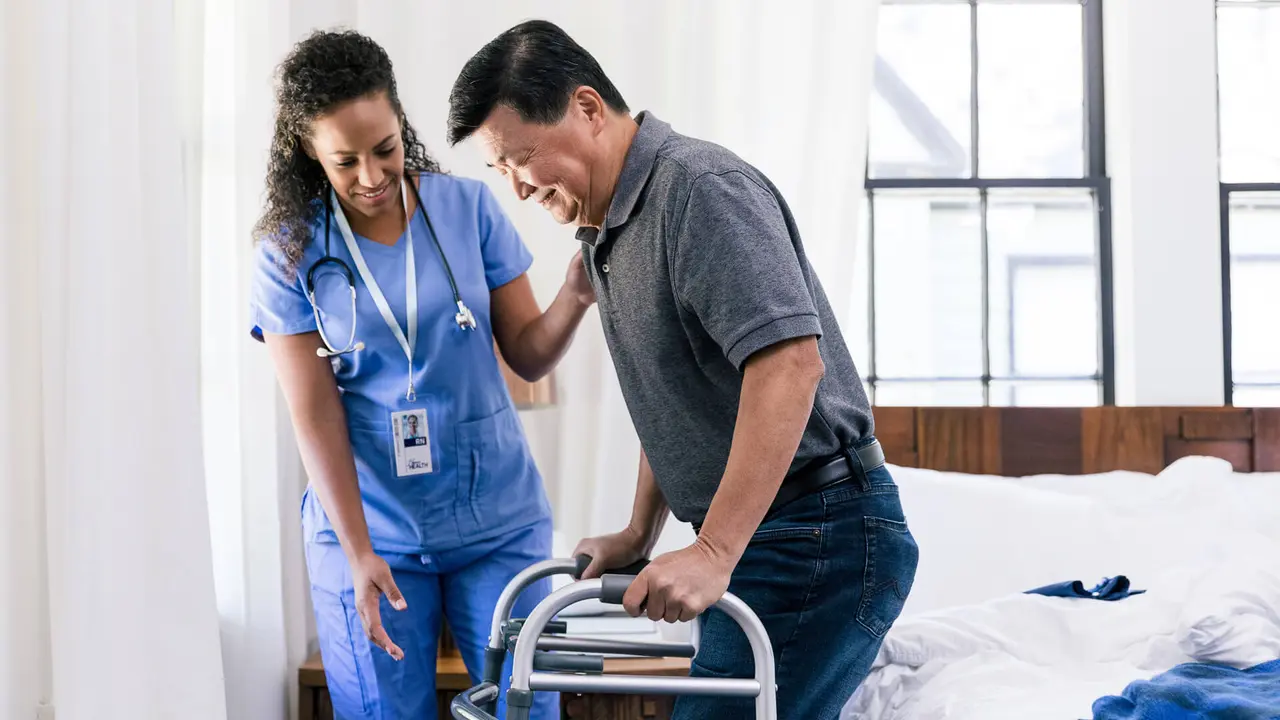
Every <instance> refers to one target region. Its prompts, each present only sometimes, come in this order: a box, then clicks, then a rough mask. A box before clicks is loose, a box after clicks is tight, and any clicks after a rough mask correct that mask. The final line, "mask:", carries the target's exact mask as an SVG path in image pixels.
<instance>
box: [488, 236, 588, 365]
mask: <svg viewBox="0 0 1280 720" xmlns="http://www.w3.org/2000/svg"><path fill="white" fill-rule="evenodd" d="M576 263H577V265H578V266H579V267H577V268H575V267H574V265H573V263H571V264H570V268H569V277H568V278H566V280H565V283H564V285H562V286H561V287H560V292H559V293H558V294H557V295H556V299H555V300H554V301H553V302H552V303H551V306H550V307H548V308H547V311H546V312H543V311H542V309H541V308H540V307H538V300H537V298H535V297H534V296H533V287H532V286H531V285H530V283H529V276H528V275H520V277H518V278H516V279H515V280H512V281H511V282H509V283H507V284H506V285H503V286H501V287H499V288H497V289H495V290H494V291H493V292H492V293H490V299H489V316H490V317H491V318H492V319H493V335H494V339H496V340H497V341H498V348H499V349H500V350H501V351H502V358H503V359H504V360H505V361H506V363H507V365H508V366H510V367H511V369H512V370H514V371H515V372H516V374H517V375H519V376H520V377H522V378H524V379H525V380H526V381H528V382H535V381H537V380H539V379H541V378H542V376H544V375H546V374H547V373H549V372H551V369H552V368H554V367H555V366H556V363H558V362H560V358H562V357H564V353H565V350H567V349H568V348H569V343H570V341H572V340H573V334H574V332H575V331H576V330H577V329H578V323H580V322H582V316H583V315H585V314H586V312H587V308H588V307H590V306H591V302H593V301H594V295H592V294H591V291H590V288H591V285H590V283H589V282H587V281H586V279H585V274H582V275H581V279H580V280H579V277H578V273H579V272H580V270H581V267H580V266H581V265H582V260H581V259H576Z"/></svg>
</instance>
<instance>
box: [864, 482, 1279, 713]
mask: <svg viewBox="0 0 1280 720" xmlns="http://www.w3.org/2000/svg"><path fill="white" fill-rule="evenodd" d="M893 471H894V474H895V477H897V478H898V481H899V485H900V487H901V489H902V496H903V505H904V508H905V510H906V513H907V520H908V523H909V524H910V525H911V527H912V531H913V533H914V534H915V535H916V537H917V540H918V542H919V543H920V547H921V562H920V571H919V573H918V576H917V583H916V587H914V588H913V589H912V596H913V597H912V599H911V600H909V601H908V604H907V609H906V611H904V615H903V617H902V618H901V619H900V620H899V621H898V622H897V623H896V624H895V625H894V627H893V628H892V629H891V630H890V632H889V634H888V635H887V636H886V638H885V641H884V645H883V647H882V648H881V651H880V654H879V657H878V658H877V660H876V663H875V666H874V667H873V670H872V673H871V675H870V676H869V677H868V678H867V680H866V681H865V682H864V683H863V684H862V686H861V687H860V688H859V689H858V691H857V692H856V693H855V694H854V696H853V698H851V699H850V702H849V703H848V705H847V706H846V708H845V712H844V715H843V717H844V718H845V719H846V720H853V719H858V720H864V719H865V720H934V719H935V718H949V719H958V720H967V719H969V718H974V719H977V718H983V719H985V720H993V719H1000V718H1019V719H1035V718H1090V717H1092V711H1091V706H1092V704H1093V702H1094V701H1095V700H1097V699H1098V698H1099V697H1102V696H1104V695H1111V694H1117V693H1120V692H1121V691H1122V690H1123V689H1124V688H1125V686H1126V685H1128V684H1129V683H1131V682H1133V681H1134V680H1138V679H1146V678H1149V677H1151V676H1153V675H1156V674H1158V673H1160V672H1164V671H1165V670H1168V669H1169V668H1171V667H1173V666H1174V665H1177V664H1179V663H1183V662H1217V663H1224V664H1228V665H1233V666H1235V667H1247V666H1249V665H1253V664H1257V663H1259V662H1264V661H1267V660H1274V659H1276V658H1278V657H1280V474H1271V475H1270V477H1266V476H1263V475H1254V476H1245V475H1239V474H1235V473H1232V472H1231V469H1230V466H1229V465H1227V464H1225V463H1222V462H1221V461H1216V460H1213V459H1208V458H1189V459H1186V460H1183V461H1180V462H1179V463H1175V464H1174V465H1173V466H1171V467H1170V468H1169V469H1168V470H1166V471H1165V472H1164V473H1162V474H1161V475H1160V476H1158V477H1156V476H1150V475H1142V474H1140V473H1107V474H1103V475H1096V476H1085V477H1076V478H1068V477H1040V478H1020V479H1008V478H995V477H982V476H974V475H960V474H956V473H936V472H932V471H920V470H911V469H903V468H894V469H893ZM1117 574H1123V575H1126V576H1128V577H1129V578H1130V579H1131V581H1132V582H1133V587H1135V588H1142V589H1146V590H1147V592H1146V593H1145V594H1142V595H1137V596H1132V597H1129V598H1125V599H1123V600H1117V601H1113V602H1103V601H1096V600H1084V599H1068V598H1050V597H1044V596H1039V595H1025V594H1022V591H1023V590H1027V589H1030V588H1033V587H1037V586H1040V585H1047V584H1050V583H1055V582H1062V581H1067V580H1081V581H1083V582H1084V583H1085V585H1086V586H1091V585H1092V584H1094V583H1096V582H1097V581H1098V580H1100V579H1101V577H1102V576H1104V575H1117Z"/></svg>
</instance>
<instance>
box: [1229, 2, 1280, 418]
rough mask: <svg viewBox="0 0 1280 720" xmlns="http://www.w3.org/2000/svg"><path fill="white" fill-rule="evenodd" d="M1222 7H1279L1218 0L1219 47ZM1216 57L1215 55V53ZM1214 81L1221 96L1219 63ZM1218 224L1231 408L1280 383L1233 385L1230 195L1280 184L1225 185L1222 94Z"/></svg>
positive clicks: (1273, 189) (1274, 190)
mask: <svg viewBox="0 0 1280 720" xmlns="http://www.w3.org/2000/svg"><path fill="white" fill-rule="evenodd" d="M1224 7H1236V8H1240V7H1248V8H1258V9H1264V8H1276V7H1280V2H1278V1H1277V0H1217V1H1216V2H1215V3H1214V14H1213V19H1214V44H1215V46H1217V45H1221V43H1222V36H1221V25H1220V24H1219V20H1220V17H1221V16H1220V14H1219V11H1220V10H1221V9H1222V8H1224ZM1215 54H1216V53H1215ZM1214 75H1215V78H1216V80H1217V86H1218V88H1219V90H1218V92H1219V93H1221V87H1222V67H1221V65H1220V64H1219V65H1218V66H1217V67H1216V68H1215V72H1214ZM1218 167H1219V170H1218V173H1219V174H1218V222H1219V233H1218V235H1219V241H1220V244H1221V262H1220V264H1221V266H1222V267H1221V272H1222V282H1221V284H1222V404H1223V405H1232V404H1233V403H1234V399H1235V391H1236V388H1237V387H1244V388H1272V387H1278V386H1280V383H1272V382H1261V383H1254V382H1236V379H1235V367H1234V366H1233V364H1232V363H1233V359H1232V353H1231V340H1232V337H1233V334H1234V331H1235V329H1234V328H1233V327H1232V314H1231V261H1232V257H1231V197H1232V195H1236V194H1239V195H1248V194H1251V193H1271V194H1280V181H1277V182H1224V181H1223V180H1222V174H1221V173H1222V169H1221V168H1222V100H1221V95H1220V94H1219V96H1218ZM1258 257H1259V258H1262V257H1266V258H1271V257H1280V253H1278V254H1277V255H1270V254H1267V255H1265V256H1258Z"/></svg>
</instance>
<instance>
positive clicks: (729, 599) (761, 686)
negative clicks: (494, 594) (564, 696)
mask: <svg viewBox="0 0 1280 720" xmlns="http://www.w3.org/2000/svg"><path fill="white" fill-rule="evenodd" d="M589 562H590V558H585V560H584V558H577V559H575V560H572V561H565V560H560V561H554V560H553V561H548V562H546V563H540V564H539V565H535V566H533V567H531V568H529V569H528V570H527V571H525V573H522V574H520V575H518V576H517V577H516V578H515V579H514V580H513V581H512V583H511V584H510V585H508V588H507V590H504V592H503V596H502V599H501V600H500V601H499V605H498V608H497V611H496V612H495V615H494V628H496V633H495V634H494V635H493V636H491V638H490V647H489V650H488V652H490V653H493V654H494V655H495V657H496V659H497V668H498V672H495V673H494V674H493V676H492V677H489V676H488V671H489V668H488V662H486V677H485V678H484V681H483V682H481V683H480V684H479V685H477V686H475V687H473V688H470V689H469V690H466V691H464V692H462V693H461V694H459V695H458V696H457V697H455V698H454V700H453V702H452V704H451V706H450V709H451V711H452V713H453V716H454V717H455V718H460V719H461V720H496V718H495V715H494V712H493V709H494V707H495V706H496V703H497V698H498V693H499V683H498V681H497V675H498V673H500V672H501V670H500V668H501V667H502V663H503V660H505V652H504V650H503V648H502V644H503V639H504V638H503V624H504V623H505V622H506V619H507V614H508V613H510V609H511V606H512V605H513V604H514V599H515V596H516V595H517V594H518V593H519V591H520V590H521V589H522V588H523V586H524V585H528V584H529V583H531V582H533V581H534V580H536V579H538V578H540V577H545V576H546V575H549V574H554V573H556V572H568V573H569V574H571V575H573V576H574V577H581V574H582V570H583V569H584V568H585V567H586V564H588V563H589ZM628 569H630V568H628ZM637 572H638V570H637ZM633 575H634V573H631V574H630V575H629V576H620V575H618V574H614V573H607V574H605V575H604V576H602V577H601V578H598V579H592V580H578V581H577V582H574V583H571V584H569V585H567V586H565V587H563V588H560V589H559V590H556V591H555V592H553V593H551V594H550V595H548V596H547V597H546V598H545V599H544V600H543V601H542V602H540V603H538V605H537V607H535V608H534V610H533V612H532V613H530V615H529V617H528V618H527V619H525V621H524V622H523V624H522V626H521V628H520V632H519V634H518V635H517V636H516V638H515V648H514V650H513V655H514V659H513V662H512V677H511V687H510V689H509V690H508V691H507V717H508V718H509V720H528V719H529V713H530V710H531V708H532V706H533V693H534V692H538V691H552V692H594V693H606V694H607V693H614V694H621V693H648V694H655V695H697V696H715V697H751V698H755V709H756V717H757V718H760V719H762V720H776V719H777V704H776V699H775V697H776V695H775V693H776V688H775V685H774V680H775V678H774V658H773V647H772V646H771V645H770V643H769V636H768V634H767V632H766V631H765V629H764V626H763V625H762V624H761V623H760V619H759V618H758V617H756V615H755V613H754V612H752V610H751V608H749V607H748V606H747V604H746V603H744V602H742V600H741V599H739V598H738V597H736V596H735V595H733V594H732V593H727V592H726V593H725V594H724V595H723V596H722V597H721V598H720V600H719V601H717V602H716V604H715V606H716V607H717V608H718V609H720V610H721V611H723V612H724V613H725V614H726V615H728V616H729V617H730V618H732V619H733V620H734V621H735V622H737V623H738V625H739V627H741V628H742V630H743V632H744V633H745V634H746V636H747V640H748V642H749V644H750V645H751V654H752V659H753V660H754V665H755V677H753V678H705V677H698V678H695V677H652V676H639V675H601V674H598V673H597V672H594V670H595V667H597V666H596V665H595V662H594V659H592V660H590V661H588V660H587V659H586V657H585V656H580V657H579V658H578V659H577V662H579V663H582V665H581V667H582V669H576V670H575V669H573V668H572V667H571V664H570V663H565V664H560V663H556V662H554V661H552V662H548V656H547V655H545V654H544V652H543V651H545V650H551V649H555V650H568V649H573V650H588V649H589V650H596V651H599V652H619V651H620V652H621V653H623V654H640V655H647V654H653V655H655V656H659V650H660V649H661V650H670V651H673V652H670V653H669V654H670V655H673V656H677V657H691V656H692V654H693V647H692V646H691V645H686V644H683V643H640V642H632V643H620V642H611V641H602V640H598V639H593V638H572V637H564V638H553V637H544V636H542V633H543V632H544V631H545V629H546V628H547V625H548V623H550V622H552V621H553V618H554V617H555V616H556V615H557V614H558V613H559V612H560V611H562V610H564V609H565V608H566V607H569V606H570V605H572V604H574V603H576V602H581V601H583V600H590V599H599V600H600V601H601V602H605V603H613V604H617V603H620V602H621V601H622V593H623V591H625V589H626V587H627V586H628V585H629V584H630V583H631V581H632V580H634V577H633ZM495 638H496V640H495ZM495 642H496V643H497V645H496V646H495V645H494V643H495ZM636 649H640V650H642V651H652V653H650V652H639V653H636V652H633V651H634V650H636ZM660 656H667V653H662V654H661V655H660ZM486 660H487V658H486ZM548 667H549V668H551V669H553V670H559V669H561V668H565V671H563V672H546V671H539V670H543V669H544V668H548ZM584 672H585V674H584Z"/></svg>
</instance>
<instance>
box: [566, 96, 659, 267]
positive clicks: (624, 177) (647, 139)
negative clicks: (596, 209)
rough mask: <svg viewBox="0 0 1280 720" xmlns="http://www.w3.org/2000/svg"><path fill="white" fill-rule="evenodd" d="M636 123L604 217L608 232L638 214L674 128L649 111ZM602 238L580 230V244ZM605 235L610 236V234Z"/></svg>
mask: <svg viewBox="0 0 1280 720" xmlns="http://www.w3.org/2000/svg"><path fill="white" fill-rule="evenodd" d="M636 123H637V124H638V125H639V126H640V127H639V128H637V130H636V134H635V136H634V137H633V138H631V147H630V148H628V149H627V157H626V160H625V161H624V162H623V164H622V172H620V173H618V184H617V186H616V187H614V189H613V200H612V201H610V203H609V212H608V213H606V214H605V221H604V227H605V230H608V229H610V228H615V227H617V226H619V225H621V224H622V223H624V222H626V221H627V220H628V219H630V218H631V214H632V213H633V212H635V209H636V203H638V202H639V201H640V193H641V191H643V190H644V186H645V183H646V182H647V181H648V180H649V175H650V174H651V173H652V172H653V164H654V162H655V161H656V160H657V157H658V149H659V148H661V147H662V143H664V142H666V139H667V136H669V135H670V134H671V126H670V125H668V124H667V123H665V122H663V121H662V120H659V119H658V118H657V117H656V116H654V115H653V113H651V112H649V111H647V110H646V111H643V112H641V113H640V114H639V115H637V116H636ZM599 235H600V231H599V230H597V229H596V228H593V227H582V228H578V233H577V237H578V240H580V241H582V242H585V243H587V244H589V245H595V244H596V241H597V239H598V238H599ZM605 235H606V236H607V235H608V233H605Z"/></svg>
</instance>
